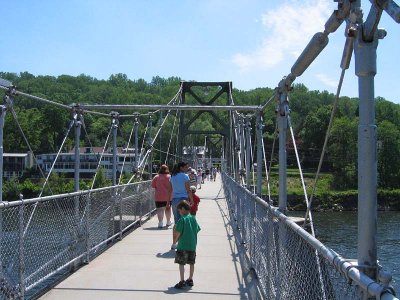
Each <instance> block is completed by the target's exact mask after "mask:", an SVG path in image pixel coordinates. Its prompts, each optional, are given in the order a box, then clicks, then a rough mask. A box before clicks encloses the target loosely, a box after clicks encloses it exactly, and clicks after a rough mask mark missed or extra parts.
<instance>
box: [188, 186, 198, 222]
mask: <svg viewBox="0 0 400 300" xmlns="http://www.w3.org/2000/svg"><path fill="white" fill-rule="evenodd" d="M190 190H191V191H192V197H193V204H192V205H191V206H190V214H191V215H192V216H196V213H197V210H198V209H199V203H200V198H199V196H197V195H196V190H197V188H196V187H195V186H194V185H192V186H191V187H190Z"/></svg>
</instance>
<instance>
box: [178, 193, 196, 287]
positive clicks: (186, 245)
mask: <svg viewBox="0 0 400 300" xmlns="http://www.w3.org/2000/svg"><path fill="white" fill-rule="evenodd" d="M177 208H178V211H179V213H180V214H181V216H182V218H180V219H179V221H178V223H177V224H176V226H175V228H174V232H176V235H175V238H174V243H176V242H178V246H177V250H176V254H175V263H177V264H179V276H180V281H179V282H178V283H177V284H176V285H175V288H176V289H181V288H183V287H184V286H193V285H194V284H193V274H194V264H195V263H196V246H197V234H198V232H199V231H200V226H199V224H198V223H197V221H196V219H195V218H194V217H193V216H192V215H191V214H190V205H189V203H188V202H187V201H181V202H180V203H179V204H178V207H177ZM186 264H189V266H190V269H189V278H188V279H186V280H185V265H186Z"/></svg>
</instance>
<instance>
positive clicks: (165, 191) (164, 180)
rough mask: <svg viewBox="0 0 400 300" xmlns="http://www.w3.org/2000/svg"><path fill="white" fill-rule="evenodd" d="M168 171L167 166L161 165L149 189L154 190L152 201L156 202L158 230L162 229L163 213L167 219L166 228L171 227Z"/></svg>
mask: <svg viewBox="0 0 400 300" xmlns="http://www.w3.org/2000/svg"><path fill="white" fill-rule="evenodd" d="M170 177H171V175H169V169H168V166H167V165H162V166H161V167H160V171H158V175H156V176H155V177H154V178H153V180H152V182H151V187H152V188H154V190H155V193H154V200H155V202H156V208H157V217H158V228H163V219H164V213H165V217H166V219H167V224H166V226H167V227H168V226H171V204H170V201H171V193H172V189H171V184H170V182H169V178H170Z"/></svg>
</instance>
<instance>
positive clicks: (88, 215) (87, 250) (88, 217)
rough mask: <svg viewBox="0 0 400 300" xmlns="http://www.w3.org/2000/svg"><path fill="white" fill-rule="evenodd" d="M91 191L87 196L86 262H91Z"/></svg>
mask: <svg viewBox="0 0 400 300" xmlns="http://www.w3.org/2000/svg"><path fill="white" fill-rule="evenodd" d="M90 198H91V193H90V192H89V193H88V194H87V198H86V213H85V215H86V224H85V227H86V260H85V263H87V264H88V263H89V262H90V246H91V245H90V212H91V207H90V206H91V200H90Z"/></svg>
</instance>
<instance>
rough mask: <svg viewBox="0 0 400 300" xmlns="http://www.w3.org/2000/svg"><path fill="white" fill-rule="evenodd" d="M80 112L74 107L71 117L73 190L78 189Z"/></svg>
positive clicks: (76, 190)
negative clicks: (72, 121)
mask: <svg viewBox="0 0 400 300" xmlns="http://www.w3.org/2000/svg"><path fill="white" fill-rule="evenodd" d="M80 118H81V113H80V112H79V108H78V107H75V108H74V112H73V119H74V125H75V161H74V191H75V192H78V191H79V179H80V178H79V176H80V174H79V169H80V138H81V126H82V122H81V121H80Z"/></svg>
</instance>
